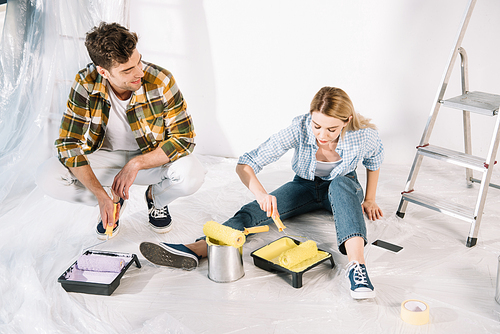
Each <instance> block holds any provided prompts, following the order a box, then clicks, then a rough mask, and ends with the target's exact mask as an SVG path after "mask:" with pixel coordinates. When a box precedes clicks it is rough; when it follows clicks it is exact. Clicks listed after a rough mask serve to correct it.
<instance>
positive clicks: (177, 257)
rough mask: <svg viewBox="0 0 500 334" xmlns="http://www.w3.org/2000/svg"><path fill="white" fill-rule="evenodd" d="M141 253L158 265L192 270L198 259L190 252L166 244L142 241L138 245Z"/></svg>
mask: <svg viewBox="0 0 500 334" xmlns="http://www.w3.org/2000/svg"><path fill="white" fill-rule="evenodd" d="M139 250H140V251H141V254H142V255H143V256H144V257H145V258H146V259H147V260H148V261H149V262H152V263H154V264H156V265H159V266H166V267H174V268H180V269H183V270H193V269H195V268H196V267H197V266H198V259H195V258H194V256H193V257H190V254H186V253H184V252H181V251H178V250H176V249H173V248H170V247H168V246H163V245H158V244H154V243H152V242H142V243H141V244H140V246H139Z"/></svg>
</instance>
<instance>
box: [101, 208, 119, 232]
mask: <svg viewBox="0 0 500 334" xmlns="http://www.w3.org/2000/svg"><path fill="white" fill-rule="evenodd" d="M117 207H118V204H117V203H113V220H114V221H115V222H116V210H117ZM114 225H115V224H113V225H107V226H106V232H104V234H106V235H109V236H110V237H111V236H113V227H114Z"/></svg>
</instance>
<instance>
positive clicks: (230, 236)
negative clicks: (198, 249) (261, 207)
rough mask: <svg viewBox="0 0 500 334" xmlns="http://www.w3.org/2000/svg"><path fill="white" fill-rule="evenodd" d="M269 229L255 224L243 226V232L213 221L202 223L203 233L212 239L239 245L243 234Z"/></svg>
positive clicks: (244, 238) (237, 246)
mask: <svg viewBox="0 0 500 334" xmlns="http://www.w3.org/2000/svg"><path fill="white" fill-rule="evenodd" d="M267 231H269V226H267V225H266V226H255V227H248V228H245V230H244V231H243V232H241V231H238V230H235V229H234V228H231V227H229V226H225V225H222V224H219V223H217V222H214V221H208V222H206V223H205V225H203V233H204V234H205V235H206V236H207V237H208V238H210V239H212V240H217V241H218V243H219V244H221V245H227V246H233V247H236V248H239V247H241V246H242V245H243V244H244V243H245V241H246V237H245V235H248V234H250V233H260V232H267Z"/></svg>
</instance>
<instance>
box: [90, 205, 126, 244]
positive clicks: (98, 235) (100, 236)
mask: <svg viewBox="0 0 500 334" xmlns="http://www.w3.org/2000/svg"><path fill="white" fill-rule="evenodd" d="M126 206H127V201H123V205H122V207H121V208H120V216H121V213H122V212H123V210H125V207H126ZM99 219H100V220H101V218H100V217H99ZM98 224H99V223H98ZM119 231H120V224H118V227H117V228H116V230H114V231H113V233H112V234H111V235H110V236H109V239H113V238H114V237H116V235H117V234H118V232H119ZM95 233H96V234H97V239H99V240H106V237H107V236H108V235H107V234H101V233H99V231H98V230H97V227H96V229H95Z"/></svg>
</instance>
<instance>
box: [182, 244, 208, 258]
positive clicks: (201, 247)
mask: <svg viewBox="0 0 500 334" xmlns="http://www.w3.org/2000/svg"><path fill="white" fill-rule="evenodd" d="M185 246H186V247H187V248H189V249H190V250H192V251H193V252H195V253H196V255H198V256H201V257H207V252H208V250H207V242H206V241H205V240H198V241H196V242H194V243H192V244H188V245H185Z"/></svg>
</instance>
